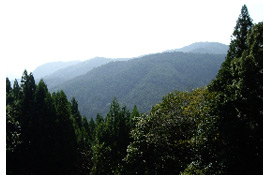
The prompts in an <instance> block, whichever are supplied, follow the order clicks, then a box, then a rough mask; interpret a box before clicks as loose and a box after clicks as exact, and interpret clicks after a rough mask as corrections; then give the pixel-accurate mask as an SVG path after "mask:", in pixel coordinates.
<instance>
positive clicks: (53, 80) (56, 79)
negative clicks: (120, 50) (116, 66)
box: [42, 57, 128, 89]
mask: <svg viewBox="0 0 270 180" xmlns="http://www.w3.org/2000/svg"><path fill="white" fill-rule="evenodd" d="M126 60H128V58H114V59H113V58H104V57H95V58H92V59H89V60H86V61H82V62H80V63H77V64H74V65H71V66H68V67H65V68H62V69H59V70H57V71H55V72H54V73H52V74H50V75H47V76H45V77H42V78H43V80H44V81H45V82H46V84H47V85H48V88H49V89H51V88H53V87H54V86H56V85H58V84H62V83H64V82H66V81H68V80H71V79H73V78H76V77H78V76H80V75H83V74H85V73H87V72H89V71H91V70H92V69H93V68H96V67H98V66H101V65H103V64H106V63H109V62H112V61H126Z"/></svg>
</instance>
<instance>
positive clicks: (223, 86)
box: [209, 6, 263, 174]
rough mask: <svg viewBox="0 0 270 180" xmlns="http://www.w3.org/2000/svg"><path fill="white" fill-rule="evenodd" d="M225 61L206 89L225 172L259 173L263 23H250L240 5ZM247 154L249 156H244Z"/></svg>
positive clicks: (243, 8) (261, 125)
mask: <svg viewBox="0 0 270 180" xmlns="http://www.w3.org/2000/svg"><path fill="white" fill-rule="evenodd" d="M233 35H234V36H235V39H234V40H232V42H231V45H230V50H229V52H228V55H227V58H226V61H225V62H224V64H223V65H222V67H221V69H220V71H219V73H218V76H217V78H216V80H214V81H213V82H212V83H211V84H210V86H209V89H210V90H211V91H212V92H216V96H215V98H213V99H215V103H214V106H213V107H212V108H213V114H215V115H216V116H217V128H218V130H219V131H220V138H221V140H222V144H221V145H220V154H219V157H218V159H219V160H220V161H223V164H224V170H223V173H226V174H262V170H263V168H262V147H263V144H262V137H263V136H262V128H263V122H262V120H263V94H262V93H263V81H262V80H263V23H259V24H257V25H253V24H252V23H251V19H250V18H249V15H248V11H247V8H246V6H243V7H242V11H241V15H240V16H239V19H238V21H237V25H236V27H235V31H234V33H233ZM247 157H248V158H247Z"/></svg>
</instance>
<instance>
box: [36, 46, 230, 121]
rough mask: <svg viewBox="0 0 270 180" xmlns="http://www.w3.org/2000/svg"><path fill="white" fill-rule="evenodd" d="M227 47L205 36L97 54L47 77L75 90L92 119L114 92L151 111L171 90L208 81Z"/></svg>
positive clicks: (55, 86)
mask: <svg viewBox="0 0 270 180" xmlns="http://www.w3.org/2000/svg"><path fill="white" fill-rule="evenodd" d="M227 50H228V46H227V45H224V44H221V43H211V42H200V43H194V44H191V45H189V46H186V47H183V48H181V49H175V50H168V51H165V52H164V53H157V54H151V55H146V56H142V57H138V58H133V59H128V58H122V59H121V58H120V59H110V58H101V57H98V58H93V59H90V60H87V61H84V62H77V63H74V62H73V63H74V64H73V65H72V64H71V65H69V66H65V67H63V68H60V69H58V70H56V71H54V72H51V74H49V75H48V74H47V75H46V76H44V77H42V78H43V79H44V81H45V82H46V84H47V85H48V88H49V90H50V91H51V92H53V91H57V90H61V89H63V90H64V92H65V93H66V95H67V96H68V98H69V99H71V97H73V96H74V97H75V98H76V100H77V101H78V104H79V110H80V112H81V114H82V115H85V116H86V117H87V118H88V119H89V118H90V117H93V118H95V116H96V114H97V113H101V114H102V115H104V114H105V113H106V112H107V111H108V109H109V107H110V103H111V102H112V99H113V98H114V97H116V98H117V100H118V101H119V102H120V103H123V104H125V105H126V106H127V108H128V109H132V108H133V106H134V105H137V107H138V109H139V111H140V112H148V111H149V110H150V109H151V107H152V106H153V105H155V104H156V103H158V102H160V101H161V99H162V97H163V96H164V95H165V94H167V93H168V92H172V91H174V90H191V89H193V88H196V87H201V86H205V85H207V84H208V83H209V82H210V81H211V80H212V79H213V78H215V76H216V74H217V71H218V69H219V68H220V65H221V63H222V62H223V61H224V58H225V54H226V53H227ZM75 62H76V61H75ZM51 65H54V64H51ZM44 66H45V65H43V67H44ZM57 67H59V66H57ZM39 69H42V68H40V67H39V68H37V70H35V71H34V72H33V74H34V76H36V75H35V73H39V72H38V71H39ZM51 69H52V68H51Z"/></svg>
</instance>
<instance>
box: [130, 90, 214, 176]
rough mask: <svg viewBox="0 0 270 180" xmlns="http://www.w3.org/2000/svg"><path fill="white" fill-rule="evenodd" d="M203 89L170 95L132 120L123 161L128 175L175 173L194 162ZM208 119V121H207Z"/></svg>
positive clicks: (202, 103) (203, 107)
mask: <svg viewBox="0 0 270 180" xmlns="http://www.w3.org/2000/svg"><path fill="white" fill-rule="evenodd" d="M204 93H205V90H200V89H197V90H194V91H192V92H191V93H189V92H174V93H169V94H167V95H166V96H164V97H163V99H162V102H161V103H159V104H157V105H155V106H154V107H153V108H152V110H151V112H150V113H149V115H142V116H140V117H137V118H136V125H135V128H134V129H133V130H132V131H131V136H132V138H133V141H132V142H131V143H130V145H129V146H128V149H127V152H128V153H127V156H126V157H125V161H126V162H127V166H128V170H129V171H128V173H129V174H179V173H181V172H183V171H184V170H185V168H186V167H187V166H188V165H189V164H190V163H191V162H192V160H194V159H195V157H196V155H197V154H198V153H197V150H198V147H197V143H198V140H199V138H198V137H199V132H200V129H199V125H200V124H201V123H202V122H203V119H205V117H204V116H206V115H204V114H203V112H204V110H205V108H206V106H205V103H204V99H205V95H204ZM208 119H209V118H208Z"/></svg>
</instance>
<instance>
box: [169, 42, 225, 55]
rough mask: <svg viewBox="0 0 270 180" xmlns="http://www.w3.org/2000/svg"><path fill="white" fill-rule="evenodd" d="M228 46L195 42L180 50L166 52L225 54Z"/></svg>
mask: <svg viewBox="0 0 270 180" xmlns="http://www.w3.org/2000/svg"><path fill="white" fill-rule="evenodd" d="M228 50H229V46H228V45H225V44H221V43H218V42H196V43H193V44H190V45H188V46H185V47H183V48H180V49H173V50H168V51H166V52H175V51H177V52H178V51H180V52H192V53H208V54H227V51H228Z"/></svg>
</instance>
